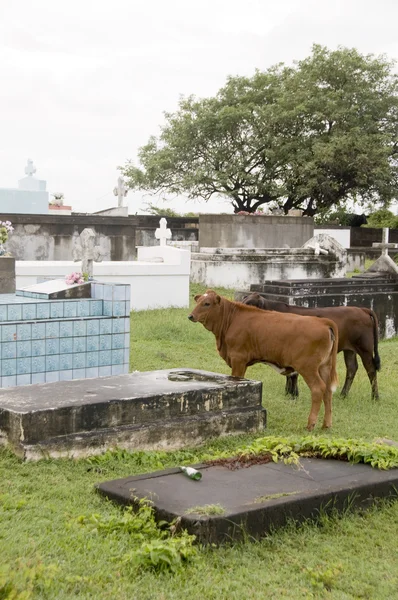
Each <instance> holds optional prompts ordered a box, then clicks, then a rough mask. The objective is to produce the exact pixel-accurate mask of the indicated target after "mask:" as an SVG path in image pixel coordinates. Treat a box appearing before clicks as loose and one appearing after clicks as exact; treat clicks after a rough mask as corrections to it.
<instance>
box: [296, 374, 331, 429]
mask: <svg viewBox="0 0 398 600" xmlns="http://www.w3.org/2000/svg"><path fill="white" fill-rule="evenodd" d="M300 375H302V376H303V379H304V381H305V383H306V384H307V385H308V387H309V388H310V391H311V402H312V403H311V411H310V414H309V417H308V423H307V429H308V431H312V430H313V429H314V427H315V424H316V422H317V420H318V415H319V410H320V408H321V404H322V401H323V399H324V397H325V391H326V384H325V382H324V381H323V379H322V377H321V376H320V375H319V373H318V370H317V369H316V368H314V367H313V368H312V369H311V371H309V370H307V369H306V370H305V371H300Z"/></svg>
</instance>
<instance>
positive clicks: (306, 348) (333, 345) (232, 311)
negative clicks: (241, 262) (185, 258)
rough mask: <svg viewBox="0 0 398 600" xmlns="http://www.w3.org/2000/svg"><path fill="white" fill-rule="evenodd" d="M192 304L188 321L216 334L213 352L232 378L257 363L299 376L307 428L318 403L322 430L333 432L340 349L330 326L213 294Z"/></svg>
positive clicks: (330, 323) (311, 424)
mask: <svg viewBox="0 0 398 600" xmlns="http://www.w3.org/2000/svg"><path fill="white" fill-rule="evenodd" d="M195 300H196V306H195V308H194V309H193V311H192V313H191V314H190V315H189V316H188V319H190V320H191V321H193V322H194V323H196V322H199V323H202V325H203V326H204V327H205V328H206V329H208V330H209V331H211V332H212V333H214V335H215V336H216V341H217V350H218V352H219V354H220V356H221V357H222V358H223V359H224V360H225V362H226V363H227V365H228V366H229V367H231V368H232V376H233V377H244V376H245V373H246V369H247V367H249V366H250V365H254V364H255V363H259V362H260V363H265V364H268V365H270V366H272V367H274V368H275V369H276V370H277V371H278V372H279V373H281V374H282V375H287V374H289V373H293V372H296V371H297V372H298V373H300V375H302V376H303V378H304V381H305V382H306V384H307V385H308V387H309V388H310V390H311V399H312V406H311V412H310V414H309V417H308V424H307V429H308V430H309V431H312V429H313V428H314V426H315V423H316V421H317V418H318V414H319V409H320V407H321V404H322V401H323V402H324V405H325V416H324V420H323V427H331V425H332V393H333V391H334V389H335V388H336V386H337V373H336V356H337V345H338V330H337V326H336V324H335V323H334V322H333V321H331V320H330V319H318V318H311V317H305V318H304V317H300V316H299V315H289V314H286V315H285V314H281V313H277V312H268V311H261V310H260V309H258V308H255V307H252V306H247V305H245V304H242V303H240V302H231V301H230V300H227V298H223V297H222V296H219V295H218V294H217V293H216V292H214V291H213V290H207V292H205V293H204V294H202V295H200V294H199V295H197V296H195Z"/></svg>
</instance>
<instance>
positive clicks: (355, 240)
mask: <svg viewBox="0 0 398 600" xmlns="http://www.w3.org/2000/svg"><path fill="white" fill-rule="evenodd" d="M382 236H383V229H381V228H375V227H351V248H359V247H361V248H371V247H372V244H373V242H381V241H382ZM388 241H389V242H390V243H392V244H398V229H390V231H389V237H388Z"/></svg>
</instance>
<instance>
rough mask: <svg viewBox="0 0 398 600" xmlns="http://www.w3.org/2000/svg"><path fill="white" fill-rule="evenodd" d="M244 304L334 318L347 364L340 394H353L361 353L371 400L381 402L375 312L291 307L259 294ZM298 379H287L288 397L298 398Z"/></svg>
mask: <svg viewBox="0 0 398 600" xmlns="http://www.w3.org/2000/svg"><path fill="white" fill-rule="evenodd" d="M242 302H243V304H248V305H249V306H256V307H258V308H262V309H263V310H276V311H278V312H282V313H290V314H295V315H302V316H311V317H323V318H327V319H332V321H334V322H335V323H336V325H337V327H338V330H339V347H338V352H344V361H345V365H346V369H347V373H346V379H345V383H344V387H343V389H342V390H341V395H342V396H347V394H348V392H349V391H350V388H351V385H352V382H353V381H354V377H355V374H356V372H357V370H358V361H357V354H359V356H360V357H361V360H362V364H363V366H364V367H365V369H366V372H367V374H368V377H369V380H370V384H371V386H372V399H374V400H378V399H379V391H378V387H377V371H379V370H380V356H379V352H378V340H379V334H378V323H377V316H376V314H375V313H374V312H373V310H370V309H369V308H360V307H357V306H330V307H326V308H306V307H304V306H291V305H290V304H285V303H284V302H274V301H273V300H268V299H267V298H263V297H262V296H260V294H258V293H257V292H253V293H252V294H249V295H248V296H246V297H245V298H244V299H243V300H242ZM297 379H298V376H297V374H295V375H291V376H288V377H287V379H286V393H287V394H290V395H292V396H298V386H297Z"/></svg>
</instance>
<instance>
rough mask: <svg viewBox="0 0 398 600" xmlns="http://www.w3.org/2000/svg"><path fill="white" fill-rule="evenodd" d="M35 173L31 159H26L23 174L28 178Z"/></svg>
mask: <svg viewBox="0 0 398 600" xmlns="http://www.w3.org/2000/svg"><path fill="white" fill-rule="evenodd" d="M35 173H36V167H35V165H34V164H33V160H32V159H31V158H28V164H27V165H26V167H25V174H26V175H27V176H28V177H32V176H33V175H34V174H35Z"/></svg>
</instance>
